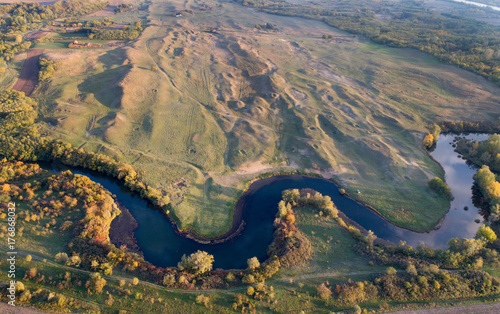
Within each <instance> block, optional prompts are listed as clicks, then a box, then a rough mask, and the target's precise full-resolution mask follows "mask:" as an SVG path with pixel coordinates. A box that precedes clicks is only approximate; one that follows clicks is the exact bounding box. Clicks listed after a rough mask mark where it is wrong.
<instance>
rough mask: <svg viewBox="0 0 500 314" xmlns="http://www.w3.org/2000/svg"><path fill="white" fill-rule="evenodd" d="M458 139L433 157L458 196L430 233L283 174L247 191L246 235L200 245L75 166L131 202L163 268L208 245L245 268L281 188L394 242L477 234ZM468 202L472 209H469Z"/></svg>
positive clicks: (441, 242) (267, 239) (442, 142)
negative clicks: (327, 205) (315, 197)
mask: <svg viewBox="0 0 500 314" xmlns="http://www.w3.org/2000/svg"><path fill="white" fill-rule="evenodd" d="M453 138H454V136H453V135H441V136H440V138H439V141H438V143H437V148H436V150H435V151H434V152H432V156H433V157H434V158H435V159H436V160H437V161H438V162H439V163H440V164H441V165H442V167H443V168H444V170H445V173H446V181H447V182H448V184H449V186H450V188H451V190H452V193H453V195H454V196H455V200H454V201H453V202H452V203H451V209H450V211H449V212H448V214H447V215H446V217H445V219H444V221H443V223H442V225H441V227H440V228H439V229H437V230H433V231H431V232H428V233H417V232H412V231H409V230H405V229H402V228H399V227H396V226H394V225H392V224H391V223H389V222H387V221H386V220H384V219H383V218H381V217H380V216H379V215H377V214H376V213H375V212H373V211H372V210H370V209H368V208H366V207H364V206H362V205H361V204H359V203H357V202H355V201H354V200H352V199H350V198H348V197H343V196H341V195H340V194H339V190H338V187H337V186H336V185H335V184H334V183H333V182H331V181H328V180H324V179H319V178H311V177H306V176H301V175H281V176H275V177H271V178H267V179H262V180H258V181H256V182H254V183H253V184H252V185H251V186H250V187H249V189H248V191H247V192H245V193H244V195H243V196H242V198H243V199H242V202H243V213H242V219H243V220H244V221H245V223H246V225H245V228H244V229H243V231H242V232H241V234H239V235H238V236H237V237H234V238H233V239H231V240H229V241H227V242H224V243H221V244H214V245H209V244H199V243H197V242H195V241H193V240H190V239H187V238H184V237H182V236H179V235H178V234H176V233H175V231H174V228H173V227H172V225H171V223H170V222H169V221H168V219H167V218H166V217H165V216H164V215H163V214H162V213H160V212H159V211H158V210H154V209H153V208H152V207H151V206H150V205H149V204H148V203H147V202H146V201H144V200H142V199H140V198H139V197H138V196H137V195H135V194H134V193H130V192H129V191H128V190H127V189H126V188H124V187H123V186H121V185H120V184H119V183H118V182H117V181H116V180H113V179H110V178H109V177H106V176H103V175H100V174H98V173H95V172H90V171H86V170H81V169H75V170H73V172H74V173H80V174H85V175H87V176H89V177H90V178H91V179H92V180H94V181H96V182H99V183H100V184H102V185H103V186H104V187H105V188H106V189H108V190H109V191H110V192H111V193H113V194H115V195H116V196H117V200H118V201H119V202H120V203H122V204H124V205H125V207H126V208H127V209H128V210H129V211H130V213H131V214H132V216H133V217H134V218H135V220H136V221H137V222H138V227H137V229H136V230H135V238H136V239H137V244H138V245H139V247H140V248H141V250H142V252H143V254H144V257H145V259H146V260H147V261H149V262H151V263H152V264H154V265H157V266H162V267H167V266H176V265H177V262H178V261H179V260H180V259H181V257H182V255H183V254H187V255H188V254H191V253H193V252H195V251H196V250H203V251H207V252H209V253H210V254H212V255H214V258H215V262H214V267H215V268H223V269H237V268H245V267H246V260H247V259H248V258H251V257H254V256H256V257H258V258H259V260H260V261H263V260H265V259H266V257H267V255H266V249H267V247H268V245H269V244H270V243H271V241H272V237H273V220H274V217H275V215H276V212H277V204H278V202H279V201H280V200H281V192H282V191H283V190H286V189H292V188H297V189H301V188H310V189H314V190H316V191H318V192H320V193H322V194H323V195H329V196H330V197H331V198H332V200H333V202H334V203H335V204H336V205H337V207H338V208H339V209H340V210H341V211H343V212H344V213H345V214H346V216H348V217H349V218H350V219H352V220H354V221H356V222H357V223H358V224H359V225H361V226H362V227H364V228H365V229H367V230H372V231H373V232H374V233H375V234H376V235H377V236H378V237H379V238H382V239H385V240H389V241H392V242H394V243H397V242H399V240H403V241H406V242H407V243H408V244H410V245H417V244H418V243H419V242H421V241H423V242H424V243H425V244H426V245H427V246H430V247H433V248H444V247H446V242H448V240H450V239H451V238H456V237H457V238H471V237H474V235H475V233H476V231H477V229H478V228H479V224H477V223H476V222H474V220H476V219H479V220H483V217H482V216H481V215H480V214H479V210H478V209H477V208H475V207H474V205H473V204H472V200H471V195H472V192H471V186H472V181H473V179H472V176H473V174H474V173H475V170H474V169H471V168H470V167H469V166H468V165H467V164H466V163H465V160H463V159H461V158H460V157H459V156H458V155H457V153H455V152H454V150H453V147H452V145H451V144H452V143H451V142H452V140H453ZM469 138H474V139H477V140H484V139H486V138H487V135H473V136H469ZM55 170H58V169H55ZM59 170H61V169H59ZM465 206H467V207H468V210H464V207H465ZM112 241H113V239H112Z"/></svg>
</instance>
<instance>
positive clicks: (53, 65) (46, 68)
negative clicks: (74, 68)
mask: <svg viewBox="0 0 500 314" xmlns="http://www.w3.org/2000/svg"><path fill="white" fill-rule="evenodd" d="M38 65H39V66H40V71H39V72H38V80H39V81H44V80H46V79H48V78H50V77H52V75H54V73H55V72H56V71H57V69H58V68H59V63H58V62H56V61H53V60H48V59H45V58H40V59H38Z"/></svg>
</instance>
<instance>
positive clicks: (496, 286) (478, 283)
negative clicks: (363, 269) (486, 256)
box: [317, 264, 500, 313]
mask: <svg viewBox="0 0 500 314" xmlns="http://www.w3.org/2000/svg"><path fill="white" fill-rule="evenodd" d="M498 291H500V281H499V280H498V279H496V278H494V277H493V276H491V275H490V274H488V273H487V272H483V271H461V272H448V271H444V270H440V269H439V268H438V267H435V265H433V266H432V265H431V266H426V267H422V268H418V269H417V268H415V266H414V265H413V264H409V265H408V266H407V268H406V271H403V272H398V271H396V269H394V268H392V267H389V268H388V269H387V271H386V273H385V274H384V275H381V276H378V277H377V278H375V279H372V280H370V281H359V282H350V283H344V284H335V285H328V284H325V283H322V284H320V285H319V286H318V287H317V296H318V297H319V298H320V299H322V300H328V299H330V298H333V299H334V300H333V303H334V304H335V305H336V306H353V305H357V304H361V303H365V302H380V301H387V302H391V301H399V302H405V301H430V300H449V299H461V298H472V297H481V296H487V295H494V294H496V293H498ZM358 309H359V306H358ZM359 310H360V309H359ZM359 313H361V310H360V311H359Z"/></svg>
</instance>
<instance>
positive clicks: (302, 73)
mask: <svg viewBox="0 0 500 314" xmlns="http://www.w3.org/2000/svg"><path fill="white" fill-rule="evenodd" d="M217 4H218V3H217V2H214V1H209V0H207V1H186V2H184V1H169V2H167V1H161V0H155V1H152V4H151V5H150V6H149V17H148V18H149V19H150V20H151V24H152V25H153V26H149V27H148V28H146V30H145V31H144V32H143V34H142V36H141V37H140V38H139V39H138V40H137V41H135V42H134V43H132V44H130V45H127V46H125V47H122V48H116V49H100V50H93V51H86V52H85V53H82V52H72V54H69V55H67V56H66V57H65V59H64V61H63V63H64V64H63V66H62V67H61V69H63V70H62V71H60V72H59V73H58V74H57V75H56V76H55V77H54V78H53V80H52V83H51V84H50V86H45V88H43V89H42V88H41V89H40V92H39V94H37V95H38V97H39V99H40V100H41V102H42V103H43V104H44V106H43V108H44V109H43V110H45V112H44V113H45V116H46V117H47V118H52V119H54V118H55V119H57V121H59V123H58V124H57V126H56V127H53V128H50V131H51V132H52V134H54V135H56V136H61V137H63V138H65V139H66V140H69V141H71V142H72V143H73V144H75V145H77V146H83V147H84V148H86V149H90V150H96V151H97V150H98V151H101V152H106V153H109V154H111V155H114V156H116V157H117V158H118V159H121V160H123V161H126V162H129V163H131V164H133V165H134V166H135V167H137V168H138V169H141V170H142V172H143V176H144V178H145V179H146V180H147V181H148V182H151V183H153V184H155V185H156V186H157V187H159V188H161V189H164V190H166V191H168V192H169V193H170V194H171V195H172V200H173V202H174V205H175V215H176V216H177V218H178V220H179V221H180V223H181V225H182V226H183V227H185V228H193V229H195V230H196V231H198V232H200V233H201V234H204V235H215V234H217V233H221V232H223V231H224V229H228V224H229V222H230V221H231V220H230V218H229V217H230V214H231V209H232V204H234V201H235V199H236V197H237V196H238V195H239V194H240V193H241V190H242V188H243V187H244V183H245V182H246V181H247V180H251V179H253V178H255V177H256V176H257V175H258V174H259V173H262V172H269V171H282V170H292V169H300V170H303V171H309V172H315V173H319V174H322V175H323V176H325V177H332V176H334V177H335V179H336V180H338V181H339V182H340V183H341V184H342V185H343V186H345V187H346V188H347V189H348V191H350V192H351V194H356V193H353V192H354V191H356V190H358V189H359V190H360V191H361V193H360V194H358V197H359V198H360V200H362V201H365V202H367V203H369V204H370V205H372V206H374V207H375V208H377V209H378V210H379V211H380V212H381V213H382V214H383V215H384V216H385V217H387V218H388V219H390V220H391V221H393V222H395V223H397V224H399V225H402V226H406V227H410V228H414V229H418V230H425V229H429V228H431V227H432V226H433V225H434V224H435V223H436V222H437V221H438V220H439V218H440V217H441V215H442V214H443V213H444V212H446V210H447V202H446V201H445V200H443V199H439V198H437V197H436V196H435V195H434V194H432V192H431V191H429V190H428V188H427V180H428V179H429V178H431V177H434V176H442V175H443V173H442V170H441V169H440V167H439V165H437V164H436V163H434V162H433V161H432V160H431V159H430V158H429V156H428V154H427V153H426V152H425V151H424V150H423V149H422V148H421V138H422V134H423V132H425V131H426V128H427V127H428V126H429V125H430V124H432V123H434V122H437V121H441V120H458V119H466V120H472V121H479V120H492V119H495V118H496V117H497V116H498V114H500V108H499V107H498V103H499V101H500V96H499V95H500V89H499V88H498V87H497V86H495V85H493V84H491V83H489V82H487V81H486V80H484V79H482V78H480V77H479V76H476V75H474V74H472V73H469V72H466V71H464V70H461V69H458V68H456V67H452V66H447V65H442V64H440V63H438V62H437V61H436V60H435V59H433V58H432V57H430V56H428V55H426V54H424V53H420V52H418V51H414V50H409V49H393V48H386V47H382V46H377V45H374V44H371V43H369V42H366V41H363V40H360V39H358V38H355V37H353V36H350V35H348V34H345V33H342V32H339V31H337V30H335V29H333V28H331V27H328V26H326V25H324V24H323V23H320V22H315V21H310V20H306V19H300V18H292V17H281V16H272V15H268V14H265V13H261V12H257V11H255V10H251V9H248V8H243V7H240V6H237V5H234V4H231V3H224V4H223V6H222V7H218V6H217ZM202 5H207V6H209V7H212V8H214V9H213V10H208V11H201V10H200V8H201V6H202ZM185 9H192V10H194V13H195V14H188V13H185V14H183V16H182V17H181V18H175V17H173V16H172V14H171V12H172V11H173V10H185ZM268 22H271V23H273V24H275V25H276V29H275V30H272V31H266V30H257V29H256V28H255V27H254V26H255V25H256V24H265V23H268ZM211 29H216V32H209V30H211ZM323 34H329V35H333V38H332V39H330V40H324V39H322V38H321V37H322V35H323ZM51 53H61V52H60V50H53V51H52V52H51ZM178 182H186V186H184V185H183V184H181V185H179V184H176V183H178Z"/></svg>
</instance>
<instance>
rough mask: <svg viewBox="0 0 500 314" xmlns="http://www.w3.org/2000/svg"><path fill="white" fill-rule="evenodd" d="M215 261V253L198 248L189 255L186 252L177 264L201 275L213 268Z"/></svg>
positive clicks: (183, 268) (181, 268) (180, 267)
mask: <svg viewBox="0 0 500 314" xmlns="http://www.w3.org/2000/svg"><path fill="white" fill-rule="evenodd" d="M213 262H214V256H213V255H210V254H208V253H207V252H204V251H200V250H198V251H196V252H195V253H193V254H191V255H189V256H186V254H184V255H183V256H182V258H181V261H180V262H179V263H178V264H177V267H178V268H179V269H180V270H186V271H189V272H192V273H194V274H195V275H201V274H203V273H205V272H207V271H210V270H212V264H213Z"/></svg>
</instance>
